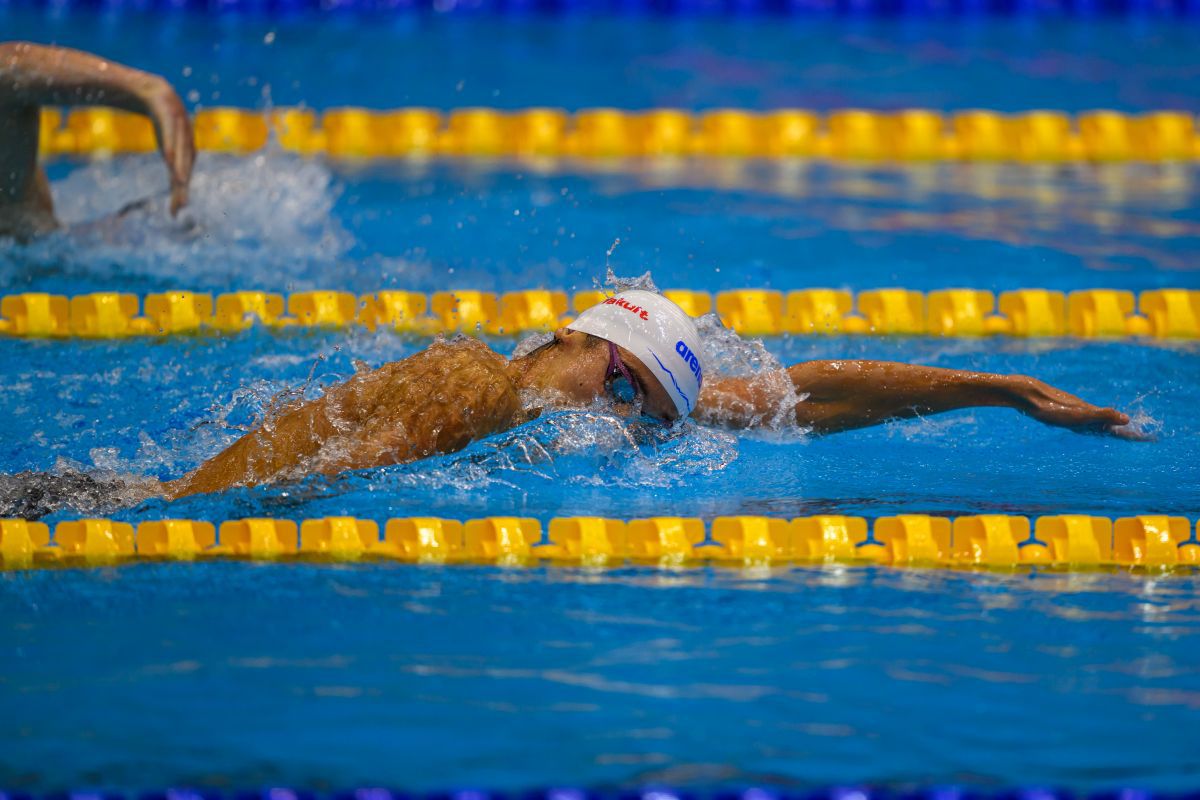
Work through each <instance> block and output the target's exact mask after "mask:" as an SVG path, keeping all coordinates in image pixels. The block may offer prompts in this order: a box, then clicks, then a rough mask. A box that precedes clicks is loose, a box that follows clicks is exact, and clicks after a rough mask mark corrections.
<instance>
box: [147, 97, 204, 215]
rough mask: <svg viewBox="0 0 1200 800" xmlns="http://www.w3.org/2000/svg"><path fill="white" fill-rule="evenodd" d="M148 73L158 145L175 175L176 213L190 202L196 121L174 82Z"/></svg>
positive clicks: (173, 203)
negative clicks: (173, 86) (171, 82)
mask: <svg viewBox="0 0 1200 800" xmlns="http://www.w3.org/2000/svg"><path fill="white" fill-rule="evenodd" d="M147 77H148V78H149V79H150V80H149V81H148V86H147V88H146V90H145V103H146V114H147V115H148V116H149V117H150V120H151V121H152V122H153V123H154V132H155V134H157V136H158V149H159V152H160V153H162V157H163V161H164V162H166V165H167V173H168V174H169V175H170V177H171V216H175V215H176V214H178V213H179V209H181V208H183V207H184V206H186V205H187V203H188V184H189V183H191V180H192V166H193V165H194V164H195V163H196V146H195V141H194V139H193V138H192V123H191V121H190V120H189V119H188V115H187V110H186V109H185V108H184V107H183V101H182V100H180V99H179V95H178V94H176V93H175V90H174V89H173V88H171V84H169V83H167V82H166V81H165V80H163V79H162V78H159V77H158V76H147Z"/></svg>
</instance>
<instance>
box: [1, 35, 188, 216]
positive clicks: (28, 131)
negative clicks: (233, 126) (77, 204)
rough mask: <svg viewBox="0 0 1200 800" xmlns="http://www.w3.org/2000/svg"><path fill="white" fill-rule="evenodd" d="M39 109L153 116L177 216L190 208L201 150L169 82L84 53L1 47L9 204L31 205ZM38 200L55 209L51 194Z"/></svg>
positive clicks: (3, 147)
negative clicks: (87, 108) (100, 110)
mask: <svg viewBox="0 0 1200 800" xmlns="http://www.w3.org/2000/svg"><path fill="white" fill-rule="evenodd" d="M38 106H72V107H73V106H108V107H110V108H118V109H121V110H123V111H131V112H133V113H135V114H144V115H145V116H147V117H149V118H150V121H151V122H152V123H153V124H154V131H155V134H156V135H157V138H158V149H159V151H160V152H161V153H162V156H163V161H165V162H166V165H167V173H168V174H169V175H170V179H171V213H172V215H174V214H175V213H176V212H178V211H179V209H181V208H183V207H184V206H185V205H187V201H188V183H189V182H190V181H191V178H192V164H193V162H195V160H196V150H195V145H194V143H193V140H192V125H191V122H190V121H189V120H188V115H187V110H186V109H185V108H184V107H183V102H182V101H181V100H180V99H179V95H178V94H176V93H175V90H174V89H173V88H171V84H169V83H167V81H166V80H165V79H163V78H161V77H159V76H158V75H153V74H151V73H148V72H142V71H141V70H137V69H133V68H132V67H126V66H124V65H122V64H118V63H116V62H115V61H109V60H108V59H105V58H103V57H101V56H97V55H93V54H91V53H85V52H82V51H79V50H71V49H69V48H66V47H51V46H45V45H39V44H33V43H31V42H0V121H2V122H3V123H4V124H3V125H0V190H7V191H8V193H9V195H10V196H11V198H12V201H15V202H25V203H28V202H31V198H29V197H26V196H25V195H27V194H28V193H29V191H30V190H29V189H28V188H27V185H29V186H32V185H35V184H37V182H35V181H32V180H31V179H30V178H29V177H28V176H29V174H31V171H32V169H33V168H34V167H36V163H35V162H36V159H35V156H36V153H37V141H38V115H37V107H38ZM10 118H11V122H10ZM43 183H44V181H43ZM37 185H41V184H37ZM38 199H39V200H40V201H41V202H42V203H43V204H44V205H45V206H46V209H44V210H48V209H49V208H50V205H49V203H50V200H49V197H48V193H47V196H46V197H44V198H38ZM10 202H11V201H10Z"/></svg>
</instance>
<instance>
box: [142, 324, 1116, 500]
mask: <svg viewBox="0 0 1200 800" xmlns="http://www.w3.org/2000/svg"><path fill="white" fill-rule="evenodd" d="M618 351H619V353H620V355H621V358H622V360H623V361H624V362H625V365H626V366H627V367H628V368H629V370H630V372H631V373H632V374H633V377H634V380H635V383H637V384H638V385H639V386H638V388H639V390H640V392H641V397H640V398H639V401H640V409H641V411H642V413H645V414H649V415H650V416H654V417H657V418H659V419H663V420H673V419H675V417H676V411H675V406H674V403H672V402H671V399H670V397H669V396H668V395H667V392H666V390H664V389H663V388H662V386H661V385H659V384H658V382H657V380H656V379H655V378H654V377H653V374H652V373H651V372H650V371H649V370H648V369H647V368H646V367H645V365H643V364H642V363H641V362H639V361H638V360H637V359H636V358H635V357H634V356H633V355H632V354H630V353H629V352H628V351H625V350H624V349H621V348H618ZM608 375H609V353H608V345H607V343H606V342H604V341H603V340H601V339H598V338H596V337H594V336H590V335H588V334H585V333H580V332H578V331H572V330H567V329H565V328H564V329H561V330H559V331H557V332H556V333H555V336H554V341H553V342H551V343H550V344H548V345H546V346H543V347H541V348H539V349H538V350H535V351H534V352H532V353H530V354H529V355H527V356H523V357H520V358H514V359H512V360H506V359H504V358H503V357H502V356H500V355H499V354H497V353H495V352H493V351H492V350H491V349H490V348H488V347H487V346H486V345H485V344H483V343H482V342H479V341H477V340H474V339H468V338H465V337H463V338H461V339H458V340H454V341H450V342H438V343H435V344H433V345H432V346H431V347H429V348H428V349H427V350H424V351H423V352H421V353H418V354H416V355H414V356H411V357H409V358H406V359H404V360H402V361H395V362H392V363H389V364H385V365H384V366H382V367H380V368H379V369H377V370H373V371H370V372H364V373H362V374H359V375H356V376H355V377H353V378H351V379H350V380H348V381H346V382H344V383H341V384H338V385H337V386H334V387H331V388H330V389H329V390H328V391H326V393H325V394H324V395H323V396H322V397H320V398H319V399H317V400H313V401H311V402H307V403H302V404H297V405H294V406H292V407H290V408H286V409H283V410H282V411H280V412H278V413H277V414H275V415H273V416H272V417H271V418H270V419H268V420H267V421H265V422H264V423H263V424H262V425H260V426H259V427H258V428H256V429H255V430H253V431H251V432H250V433H248V434H246V435H245V436H243V437H242V438H241V439H239V440H238V441H237V442H235V443H234V444H233V445H231V446H230V447H229V448H228V449H227V450H225V451H224V452H222V453H220V454H218V455H217V456H215V457H213V458H212V459H210V460H208V461H206V462H205V463H204V464H202V465H201V466H200V467H199V468H197V469H196V470H195V471H193V472H191V473H189V474H188V475H186V476H184V477H183V478H180V479H179V480H176V481H171V482H169V483H166V484H164V493H165V494H166V495H167V496H168V497H183V496H186V495H191V494H200V493H205V492H214V491H220V490H222V489H226V488H229V487H232V486H254V485H258V484H263V483H270V482H273V481H277V480H283V479H294V478H299V477H302V476H303V475H306V474H314V473H320V474H328V475H333V474H337V473H340V472H343V471H346V470H353V469H366V468H370V467H380V466H385V465H389V464H400V463H406V462H410V461H415V460H418V459H421V458H425V457H427V456H431V455H435V454H438V453H451V452H454V451H457V450H461V449H462V448H464V447H466V446H467V444H469V443H470V442H471V441H473V440H475V439H479V438H482V437H485V436H489V435H491V434H494V433H499V432H501V431H504V430H508V429H510V428H513V427H515V426H517V425H520V424H521V423H523V422H526V421H528V420H530V419H532V418H533V417H535V416H537V414H538V413H540V411H541V410H542V409H544V408H571V407H586V406H589V405H592V404H594V403H596V402H597V401H599V400H603V399H604V398H608V397H609V396H610V380H609V377H608ZM984 406H997V407H1006V408H1013V409H1016V410H1018V411H1020V412H1022V413H1024V414H1026V415H1027V416H1030V417H1032V418H1034V419H1036V420H1039V421H1041V422H1044V423H1046V424H1048V425H1055V426H1059V427H1064V428H1069V429H1072V430H1077V431H1080V432H1084V433H1106V434H1113V435H1116V436H1122V437H1126V438H1133V435H1132V434H1131V433H1129V432H1127V431H1125V430H1122V429H1121V426H1124V425H1126V424H1128V422H1129V417H1128V416H1126V415H1125V414H1122V413H1121V412H1119V411H1116V410H1114V409H1111V408H1100V407H1097V406H1094V405H1091V404H1090V403H1087V402H1084V401H1083V400H1081V399H1079V398H1078V397H1075V396H1074V395H1071V394H1068V393H1067V392H1064V391H1061V390H1059V389H1055V388H1054V387H1052V386H1049V385H1047V384H1045V383H1043V382H1041V381H1039V380H1036V379H1034V378H1029V377H1026V376H1022V375H992V374H988V373H981V372H969V371H961V370H947V369H939V368H936V367H921V366H914V365H910V364H898V363H892V362H883V361H809V362H805V363H801V364H796V365H794V366H792V367H789V368H787V369H786V370H779V371H775V372H768V373H762V374H759V375H756V376H753V377H749V378H720V377H715V378H709V379H708V380H707V381H706V382H705V384H704V388H703V389H702V391H701V393H700V400H699V402H698V403H697V407H696V410H695V412H694V414H693V416H694V417H695V418H696V419H697V420H698V421H700V422H702V423H708V424H715V425H723V426H726V427H731V428H754V427H764V426H772V425H780V424H783V425H799V426H802V427H804V428H807V429H809V430H811V431H812V432H813V433H819V434H825V433H834V432H837V431H843V430H849V429H852V428H861V427H865V426H869V425H876V424H879V423H881V422H886V421H888V420H892V419H903V418H908V417H915V416H925V415H929V414H938V413H941V412H945V411H951V410H954V409H958V408H970V407H984Z"/></svg>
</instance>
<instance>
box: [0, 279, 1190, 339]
mask: <svg viewBox="0 0 1200 800" xmlns="http://www.w3.org/2000/svg"><path fill="white" fill-rule="evenodd" d="M664 294H665V295H666V296H667V297H669V298H670V299H671V300H674V301H675V302H676V303H678V304H679V305H680V306H682V307H683V309H684V310H685V311H687V312H688V313H689V314H691V315H693V316H700V315H702V314H707V313H709V312H711V311H714V310H715V311H716V313H717V314H718V315H719V316H720V317H721V320H722V321H723V322H724V323H725V325H727V326H728V327H730V328H732V329H733V330H735V331H737V332H738V333H740V334H744V335H748V336H780V335H793V334H794V335H803V334H816V335H843V334H867V335H902V336H990V335H1007V336H1015V337H1024V338H1034V337H1061V336H1070V337H1077V338H1087V339H1094V338H1122V337H1139V338H1155V339H1197V338H1200V290H1195V289H1151V290H1146V291H1143V292H1141V293H1140V294H1139V295H1137V296H1135V295H1134V293H1133V292H1131V291H1126V290H1120V289H1081V290H1077V291H1073V292H1070V293H1065V292H1060V291H1055V290H1049V289H1017V290H1014V291H1008V292H1001V293H1000V295H999V298H997V297H996V295H995V294H994V293H992V292H989V291H983V290H978V289H941V290H937V291H932V292H928V293H923V292H918V291H913V290H911V289H873V290H869V291H862V292H858V293H857V294H851V293H850V292H848V291H844V290H839V289H798V290H795V291H790V292H786V293H785V292H782V291H778V290H774V289H736V290H732V291H726V292H719V293H717V294H716V296H715V298H714V296H713V295H711V294H710V293H708V292H703V291H693V290H688V289H668V290H666V291H665V292H664ZM604 299H605V294H604V293H603V292H600V291H596V290H588V291H581V292H576V293H575V294H574V295H573V297H572V298H571V304H570V308H568V299H567V293H566V292H562V291H554V290H548V289H530V290H522V291H513V292H507V293H505V294H499V295H498V294H495V293H492V292H481V291H474V290H466V289H456V290H453V291H442V292H434V293H433V294H432V295H428V296H427V295H426V294H424V293H422V292H408V291H381V292H376V293H374V294H368V295H362V296H356V295H354V294H352V293H350V292H337V291H310V292H295V293H292V294H290V295H288V296H287V297H286V298H285V297H284V295H282V294H273V293H270V292H229V293H226V294H221V295H218V296H217V297H216V301H215V303H214V300H213V296H212V295H210V294H204V293H198V292H189V291H172V292H163V293H158V294H148V295H146V296H145V297H144V298H139V297H138V296H137V295H134V294H125V293H119V292H96V293H92V294H83V295H76V296H74V297H70V298H68V297H67V296H65V295H55V294H45V293H37V292H27V293H24V294H13V295H8V296H5V297H3V298H2V299H0V334H6V335H9V336H19V337H86V338H122V337H128V336H168V335H181V334H182V335H186V334H197V333H204V332H220V333H227V332H234V331H241V330H245V329H247V328H250V327H252V326H254V325H264V326H267V327H272V328H280V327H291V326H301V327H316V328H348V327H362V328H366V329H369V330H376V329H378V328H387V329H391V330H394V331H398V332H401V333H409V334H414V335H432V334H434V333H438V332H445V333H450V332H458V331H461V332H466V333H475V334H487V335H516V334H521V333H526V332H531V331H543V330H553V329H555V328H557V327H558V326H560V325H563V324H565V323H566V322H568V321H570V319H571V318H572V317H571V314H572V313H574V314H578V313H579V312H581V311H583V310H584V309H585V308H588V307H589V306H592V305H595V304H596V303H599V302H601V301H603V300H604Z"/></svg>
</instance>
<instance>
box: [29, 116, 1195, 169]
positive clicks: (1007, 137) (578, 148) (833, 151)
mask: <svg viewBox="0 0 1200 800" xmlns="http://www.w3.org/2000/svg"><path fill="white" fill-rule="evenodd" d="M195 131H196V143H197V145H198V146H199V148H200V149H202V150H211V151H218V152H227V153H250V152H254V151H256V150H259V149H261V148H263V147H264V146H266V144H267V141H268V139H269V137H270V134H271V133H272V131H273V132H274V133H275V134H276V136H277V137H278V141H279V143H280V145H281V146H282V147H283V149H285V150H288V151H292V152H296V153H302V154H305V155H314V154H325V155H328V156H330V157H333V158H403V157H410V156H460V157H497V156H527V157H558V156H569V157H584V158H624V157H653V156H717V157H720V156H726V157H752V158H823V159H836V160H866V161H872V160H891V161H942V160H962V161H1016V162H1051V163H1053V162H1068V161H1193V160H1196V159H1200V136H1198V135H1197V129H1196V118H1195V115H1193V114H1189V113H1186V112H1181V111H1149V112H1146V113H1142V114H1125V113H1121V112H1117V111H1107V110H1098V111H1088V112H1084V113H1081V114H1078V115H1075V116H1071V115H1069V114H1066V113H1063V112H1061V111H1028V112H1024V113H1017V114H1003V113H999V112H995V111H985V110H973V111H962V112H958V113H953V114H949V115H944V114H942V113H941V112H938V111H932V110H928V109H909V110H905V111H896V112H878V111H868V110H863V109H843V110H839V111H830V112H828V113H825V114H819V113H817V112H815V111H809V110H805V109H780V110H774V111H761V112H760V111H747V110H742V109H717V110H713V111H705V112H698V113H693V112H689V111H683V110H680V109H669V108H660V109H652V110H649V111H625V110H621V109H615V108H592V109H584V110H580V111H576V112H574V113H569V112H567V111H564V110H562V109H556V108H528V109H522V110H515V111H505V110H498V109H491V108H463V109H457V110H453V111H449V112H441V111H436V110H433V109H428V108H402V109H395V110H388V111H373V110H369V109H365V108H334V109H329V110H327V111H325V112H323V113H322V114H320V115H318V114H317V113H316V112H314V111H311V110H307V109H295V108H288V109H275V110H272V111H269V112H263V111H254V110H247V109H239V108H209V109H203V110H200V111H198V112H196V115H195ZM154 148H155V143H154V131H153V129H152V128H151V126H150V123H149V122H148V121H147V120H146V119H145V118H143V117H139V116H136V115H133V114H128V113H125V112H120V111H113V110H110V109H104V108H80V109H76V110H74V111H71V112H70V113H69V114H66V115H64V114H63V113H62V112H61V111H59V110H55V109H47V110H45V111H44V113H43V116H42V152H43V153H44V154H47V155H50V156H55V155H70V156H103V155H106V154H113V153H137V152H151V151H153V150H154Z"/></svg>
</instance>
